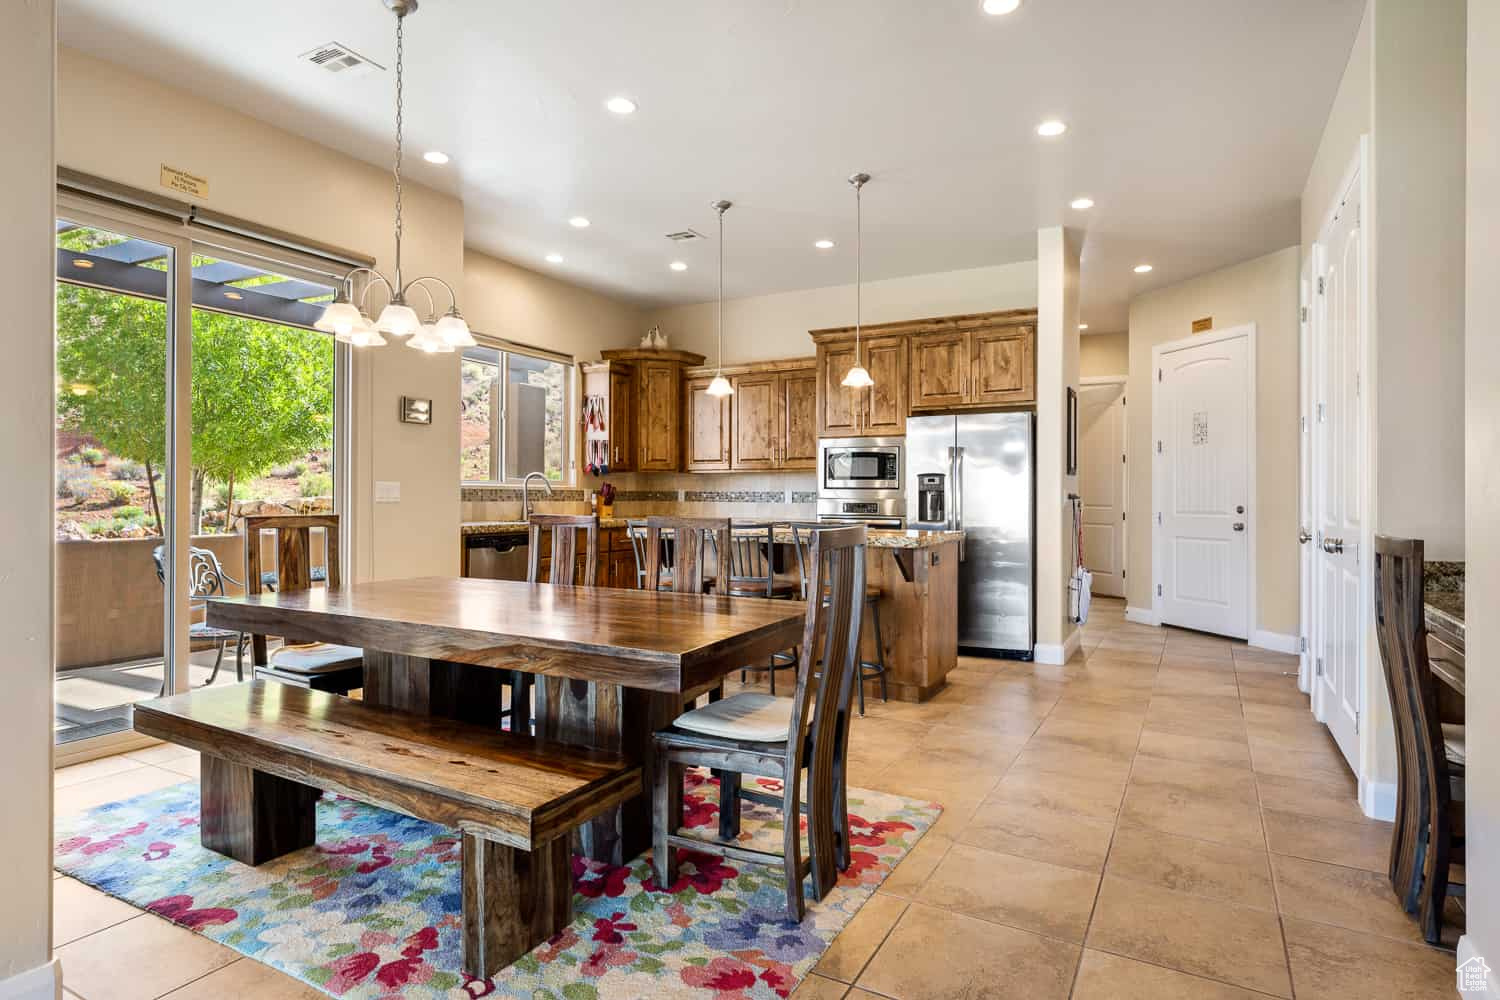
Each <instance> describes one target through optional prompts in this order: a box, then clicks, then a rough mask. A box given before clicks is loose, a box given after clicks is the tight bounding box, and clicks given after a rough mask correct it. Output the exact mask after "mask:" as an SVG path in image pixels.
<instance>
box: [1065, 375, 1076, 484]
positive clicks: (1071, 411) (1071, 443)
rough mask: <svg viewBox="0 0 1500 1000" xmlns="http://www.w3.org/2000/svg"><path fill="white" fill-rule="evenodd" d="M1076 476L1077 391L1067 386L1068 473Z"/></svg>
mask: <svg viewBox="0 0 1500 1000" xmlns="http://www.w3.org/2000/svg"><path fill="white" fill-rule="evenodd" d="M1067 475H1070V476H1076V475H1078V391H1077V390H1076V389H1074V388H1073V387H1072V386H1071V385H1070V386H1068V471H1067Z"/></svg>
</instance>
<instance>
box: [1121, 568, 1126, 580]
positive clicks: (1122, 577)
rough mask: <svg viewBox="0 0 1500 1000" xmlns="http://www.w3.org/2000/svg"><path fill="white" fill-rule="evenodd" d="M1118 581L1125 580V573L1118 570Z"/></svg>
mask: <svg viewBox="0 0 1500 1000" xmlns="http://www.w3.org/2000/svg"><path fill="white" fill-rule="evenodd" d="M1120 579H1121V580H1123V579H1125V571H1124V570H1123V569H1122V570H1120Z"/></svg>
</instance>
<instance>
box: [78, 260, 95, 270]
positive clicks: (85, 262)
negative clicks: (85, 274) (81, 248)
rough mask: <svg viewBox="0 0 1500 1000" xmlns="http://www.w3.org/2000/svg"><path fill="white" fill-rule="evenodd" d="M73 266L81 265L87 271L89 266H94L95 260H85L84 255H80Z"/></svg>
mask: <svg viewBox="0 0 1500 1000" xmlns="http://www.w3.org/2000/svg"><path fill="white" fill-rule="evenodd" d="M73 266H74V267H81V268H83V269H84V270H85V271H87V270H88V269H89V268H91V267H93V266H94V262H93V261H91V260H84V259H83V258H82V257H78V258H76V259H75V260H74V261H73Z"/></svg>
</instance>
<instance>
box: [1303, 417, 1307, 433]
mask: <svg viewBox="0 0 1500 1000" xmlns="http://www.w3.org/2000/svg"><path fill="white" fill-rule="evenodd" d="M1302 433H1303V434H1306V433H1307V418H1306V417H1303V418H1302Z"/></svg>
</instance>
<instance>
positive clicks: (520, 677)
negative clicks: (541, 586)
mask: <svg viewBox="0 0 1500 1000" xmlns="http://www.w3.org/2000/svg"><path fill="white" fill-rule="evenodd" d="M580 534H582V535H583V536H584V545H583V566H582V567H581V569H580V567H579V566H578V536H579V535H580ZM543 538H546V539H547V543H548V550H549V556H548V565H547V572H546V574H545V575H546V577H547V579H545V580H543V579H542V576H543V575H544V574H543V573H542V540H543ZM526 540H527V556H526V582H527V583H549V584H553V585H555V586H559V587H571V586H575V585H580V586H585V587H592V586H594V585H595V583H596V582H597V581H598V579H599V517H598V515H596V514H532V515H531V518H530V519H529V520H528V521H527V524H526ZM559 576H561V579H559ZM505 675H506V676H505V687H506V689H507V690H508V693H509V701H508V703H507V704H505V705H502V707H501V709H500V719H501V724H502V726H503V725H504V723H505V721H507V720H509V722H510V728H511V731H512V732H522V731H523V723H524V731H527V732H529V731H530V730H531V728H532V716H531V697H532V689H533V688H534V686H535V683H536V679H535V677H534V676H533V675H532V674H529V673H527V672H526V671H524V670H507V671H505ZM523 706H524V708H523ZM521 711H524V713H525V716H524V719H523V718H522V717H521V716H520V715H519V714H518V712H521Z"/></svg>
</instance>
